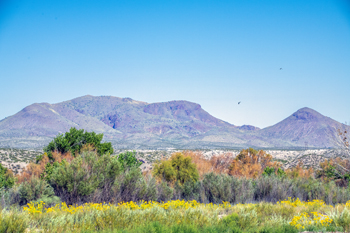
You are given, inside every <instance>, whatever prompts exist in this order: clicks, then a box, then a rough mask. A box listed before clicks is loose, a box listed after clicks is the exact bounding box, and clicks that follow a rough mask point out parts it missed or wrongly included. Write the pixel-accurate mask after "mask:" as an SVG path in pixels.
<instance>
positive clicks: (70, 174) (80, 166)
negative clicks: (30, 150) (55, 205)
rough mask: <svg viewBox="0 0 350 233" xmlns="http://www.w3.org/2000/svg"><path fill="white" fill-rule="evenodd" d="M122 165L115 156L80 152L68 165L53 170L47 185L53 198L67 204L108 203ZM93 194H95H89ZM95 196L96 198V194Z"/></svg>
mask: <svg viewBox="0 0 350 233" xmlns="http://www.w3.org/2000/svg"><path fill="white" fill-rule="evenodd" d="M120 172H121V166H120V164H119V162H118V160H117V159H116V158H115V157H111V156H110V155H103V156H98V155H97V154H96V153H94V152H83V153H82V154H81V155H78V156H77V157H76V158H74V159H73V160H72V162H71V163H68V162H66V161H65V160H63V162H62V163H61V164H60V166H58V167H56V168H54V169H53V172H52V174H51V178H50V184H51V185H52V187H53V188H54V190H55V193H56V195H58V196H59V197H61V198H62V200H63V201H66V202H67V203H70V204H72V203H82V202H88V201H91V200H92V199H91V198H92V197H93V198H94V199H96V200H97V199H98V200H100V201H104V200H110V199H111V197H112V187H113V185H114V182H115V179H116V177H117V175H118V174H120ZM93 193H95V195H92V194H93ZM97 194H98V195H97Z"/></svg>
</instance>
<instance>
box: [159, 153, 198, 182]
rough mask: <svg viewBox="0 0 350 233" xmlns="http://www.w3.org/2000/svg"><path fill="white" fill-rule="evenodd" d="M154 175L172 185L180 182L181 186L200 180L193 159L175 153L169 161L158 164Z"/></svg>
mask: <svg viewBox="0 0 350 233" xmlns="http://www.w3.org/2000/svg"><path fill="white" fill-rule="evenodd" d="M153 175H154V176H156V177H159V178H160V179H163V180H166V181H168V182H171V183H175V182H176V181H178V182H179V183H180V184H184V183H185V182H186V181H197V180H198V179H199V174H198V170H197V168H196V165H195V164H194V163H192V159H191V157H190V156H184V155H183V154H182V153H175V154H173V155H172V156H171V157H170V159H169V160H163V161H160V162H159V163H156V164H155V165H154V168H153Z"/></svg>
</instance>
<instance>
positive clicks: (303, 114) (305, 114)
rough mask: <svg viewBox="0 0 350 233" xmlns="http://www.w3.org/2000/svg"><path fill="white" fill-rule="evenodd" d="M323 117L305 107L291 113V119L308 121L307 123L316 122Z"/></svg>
mask: <svg viewBox="0 0 350 233" xmlns="http://www.w3.org/2000/svg"><path fill="white" fill-rule="evenodd" d="M324 117H325V116H323V115H322V114H320V113H319V112H317V111H315V110H313V109H311V108H307V107H305V108H301V109H299V110H298V111H296V112H295V113H293V114H292V116H291V118H294V119H296V120H308V121H312V120H316V119H319V118H324Z"/></svg>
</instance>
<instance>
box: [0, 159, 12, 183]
mask: <svg viewBox="0 0 350 233" xmlns="http://www.w3.org/2000/svg"><path fill="white" fill-rule="evenodd" d="M14 184H15V177H14V175H13V173H12V171H11V170H10V169H7V168H5V167H4V166H2V164H1V163H0V188H5V189H8V188H11V187H12V186H13V185H14Z"/></svg>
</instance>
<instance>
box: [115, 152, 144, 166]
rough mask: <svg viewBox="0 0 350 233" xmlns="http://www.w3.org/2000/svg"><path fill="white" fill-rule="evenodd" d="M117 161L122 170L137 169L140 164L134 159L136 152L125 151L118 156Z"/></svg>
mask: <svg viewBox="0 0 350 233" xmlns="http://www.w3.org/2000/svg"><path fill="white" fill-rule="evenodd" d="M118 161H119V163H120V165H121V166H122V168H123V170H125V169H127V168H131V167H139V166H141V164H142V162H140V161H139V160H138V159H137V158H136V152H135V151H133V152H131V151H127V152H125V153H120V154H119V155H118Z"/></svg>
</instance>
